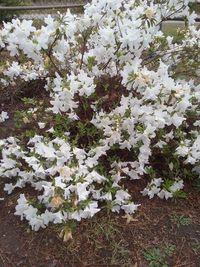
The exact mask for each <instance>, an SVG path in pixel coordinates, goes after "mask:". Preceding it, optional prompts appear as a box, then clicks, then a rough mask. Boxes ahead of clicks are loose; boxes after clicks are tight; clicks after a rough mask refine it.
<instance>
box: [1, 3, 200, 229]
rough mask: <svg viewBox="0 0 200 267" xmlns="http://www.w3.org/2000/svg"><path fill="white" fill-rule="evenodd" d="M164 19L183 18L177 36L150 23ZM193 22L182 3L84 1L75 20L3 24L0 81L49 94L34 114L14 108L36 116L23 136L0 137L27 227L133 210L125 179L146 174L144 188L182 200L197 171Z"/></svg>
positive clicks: (198, 34) (198, 35) (197, 34)
mask: <svg viewBox="0 0 200 267" xmlns="http://www.w3.org/2000/svg"><path fill="white" fill-rule="evenodd" d="M173 16H176V17H177V16H181V17H183V16H184V17H185V18H187V23H186V26H185V28H184V29H183V30H181V31H179V32H177V34H178V36H179V37H180V38H177V40H175V39H174V38H173V37H169V36H168V37H166V36H165V35H164V33H163V32H162V31H161V29H160V26H161V23H162V21H165V20H166V19H168V18H171V17H173ZM195 18H196V14H195V13H192V14H190V10H189V7H188V1H187V0H173V1H171V0H170V1H167V0H164V1H151V3H150V4H149V1H140V0H138V1H129V0H93V1H92V3H91V4H88V5H86V7H85V12H84V15H83V16H81V17H78V16H75V15H72V14H71V13H70V12H69V11H68V12H67V14H66V15H61V14H59V15H58V17H57V18H55V19H54V18H52V17H51V16H48V17H47V18H46V19H45V21H44V22H45V25H43V26H41V28H40V29H36V28H35V27H34V26H33V22H32V21H25V20H23V21H20V20H18V19H16V20H13V21H12V22H11V23H9V22H8V23H4V27H3V29H2V30H1V32H0V47H1V48H4V49H6V50H7V51H9V53H10V55H11V57H13V60H12V61H9V62H7V65H6V66H5V67H4V69H3V72H2V75H1V83H2V85H3V86H9V84H11V83H13V82H15V83H18V82H20V81H25V82H30V81H33V80H35V81H39V82H42V84H45V87H44V88H41V90H42V89H44V90H46V91H47V92H49V97H50V106H49V108H46V109H45V113H44V114H43V116H40V117H39V118H38V117H37V116H38V115H37V112H38V109H40V108H39V106H38V108H36V109H31V110H29V111H28V112H27V114H25V115H23V116H24V117H23V123H25V124H28V123H30V121H31V120H36V121H37V123H38V124H37V125H38V127H37V128H36V130H35V131H34V132H33V133H32V134H31V136H30V138H27V137H26V138H24V136H23V135H20V136H17V138H15V137H8V138H7V139H3V140H1V141H0V147H1V151H2V152H1V154H2V159H1V163H0V176H1V177H2V178H3V177H5V178H6V181H10V182H6V185H5V190H6V191H7V192H8V193H9V194H10V193H11V192H12V191H13V190H14V189H15V188H23V187H25V186H26V185H31V186H32V187H33V188H34V189H35V191H36V193H35V196H34V197H32V198H27V197H26V196H25V195H24V194H21V195H20V198H19V200H18V204H17V206H16V212H15V214H16V215H19V216H20V217H21V219H26V220H27V221H28V222H29V224H30V225H31V227H32V229H33V230H36V231H37V230H38V229H39V228H40V227H42V228H45V227H46V226H47V225H48V224H49V223H55V224H57V223H58V224H59V223H65V222H68V221H71V220H77V221H80V220H81V219H82V218H90V217H92V216H94V215H95V214H96V213H97V212H99V211H100V210H101V209H104V208H106V209H108V210H110V211H113V212H117V213H119V212H120V211H121V210H122V211H123V212H125V213H127V214H132V213H134V212H135V211H136V210H137V208H138V206H139V205H140V204H139V203H137V204H136V203H134V195H133V193H131V192H133V190H129V189H132V188H134V184H135V183H136V182H137V181H134V180H138V179H144V180H145V181H146V188H144V189H143V190H142V192H141V193H142V194H143V195H144V196H145V195H147V196H148V197H149V198H152V197H154V196H155V195H157V196H158V197H160V198H162V199H164V198H165V199H168V198H177V197H184V196H185V193H184V192H183V190H182V189H183V187H184V183H183V180H184V179H188V178H193V179H199V178H198V174H199V172H200V167H199V158H200V137H199V126H200V120H199V112H200V109H199V108H200V106H199V101H200V85H199V83H198V75H199V70H198V68H199V62H200V60H199V61H198V60H197V59H199V55H200V51H199V44H200V43H199V42H200V30H199V29H198V28H197V26H195ZM22 136H23V137H22ZM127 180H130V181H131V182H129V183H128V184H129V186H127ZM130 183H132V186H131V187H130Z"/></svg>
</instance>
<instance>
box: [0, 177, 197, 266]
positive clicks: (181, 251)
mask: <svg viewBox="0 0 200 267" xmlns="http://www.w3.org/2000/svg"><path fill="white" fill-rule="evenodd" d="M0 183H1V186H0V197H1V198H5V199H4V201H1V202H0V266H1V267H16V266H20V267H43V266H44V267H47V266H48V267H58V266H59V267H64V266H66V267H72V266H74V267H86V266H91V267H95V266H105V267H106V266H119V267H120V266H132V267H146V266H151V265H150V263H148V262H147V261H145V260H144V256H143V253H144V251H145V249H149V248H152V247H156V248H161V247H162V246H163V245H164V244H172V245H173V246H174V247H175V250H174V253H173V255H171V256H170V257H167V258H166V260H167V262H168V266H170V267H171V266H173V267H183V266H185V267H199V266H200V251H199V248H198V247H197V249H195V246H194V244H198V245H199V242H200V215H199V206H200V198H199V195H198V193H195V192H194V191H193V190H192V191H191V187H190V186H189V185H187V189H186V191H188V197H187V199H185V200H180V201H177V202H176V203H174V202H170V201H161V200H159V199H154V200H151V201H149V200H148V199H147V198H144V197H141V196H140V194H139V192H138V189H139V187H140V186H142V182H141V184H140V185H138V181H137V185H135V186H134V187H135V190H132V191H133V196H134V199H135V200H136V202H137V203H141V207H140V208H139V210H138V212H136V214H135V215H134V216H133V218H134V220H132V221H131V222H130V223H128V224H127V221H126V219H125V218H123V216H122V215H112V214H105V213H100V214H99V215H98V216H97V217H95V218H93V219H92V220H90V221H83V222H81V223H80V224H78V225H77V227H76V230H75V232H74V234H73V240H71V241H69V242H68V243H63V241H62V240H61V239H60V238H59V236H58V234H59V231H60V229H61V228H59V227H55V226H51V227H49V228H48V229H45V230H40V231H39V232H37V233H35V232H32V231H31V230H30V228H29V226H28V225H27V223H26V222H21V221H20V218H18V217H16V216H14V215H13V213H14V210H15V204H16V200H17V197H18V195H19V194H20V190H18V191H16V192H15V193H13V194H11V195H10V196H7V195H6V194H5V193H4V192H3V181H1V182H0ZM29 191H30V189H27V192H26V193H25V194H26V195H29ZM134 191H135V194H134ZM23 192H24V190H23ZM183 215H184V216H185V218H189V219H190V221H189V222H188V225H184V224H182V223H183V222H182V223H181V221H180V223H178V221H176V220H172V218H180V217H181V216H183ZM163 264H164V263H163ZM152 266H153V265H152ZM154 266H165V265H162V263H161V265H154Z"/></svg>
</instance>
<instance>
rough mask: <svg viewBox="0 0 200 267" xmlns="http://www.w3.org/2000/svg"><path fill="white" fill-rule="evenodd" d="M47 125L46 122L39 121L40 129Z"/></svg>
mask: <svg viewBox="0 0 200 267" xmlns="http://www.w3.org/2000/svg"><path fill="white" fill-rule="evenodd" d="M45 125H46V123H44V122H38V126H39V128H40V129H44V128H45Z"/></svg>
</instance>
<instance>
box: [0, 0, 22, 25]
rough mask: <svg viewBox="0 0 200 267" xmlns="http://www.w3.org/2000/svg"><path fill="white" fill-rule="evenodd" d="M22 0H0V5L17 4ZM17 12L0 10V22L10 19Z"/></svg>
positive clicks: (20, 3)
mask: <svg viewBox="0 0 200 267" xmlns="http://www.w3.org/2000/svg"><path fill="white" fill-rule="evenodd" d="M22 4H23V1H22V0H0V6H19V5H22ZM17 14H18V12H16V11H7V10H5V11H3V10H1V12H0V22H1V21H10V20H12V19H13V18H14V17H16V16H17Z"/></svg>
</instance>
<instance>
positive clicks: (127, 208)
mask: <svg viewBox="0 0 200 267" xmlns="http://www.w3.org/2000/svg"><path fill="white" fill-rule="evenodd" d="M139 206H140V204H134V203H130V204H125V205H122V206H121V208H122V209H123V210H124V211H125V213H128V214H132V213H134V212H135V211H136V210H137V209H138V207H139Z"/></svg>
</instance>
